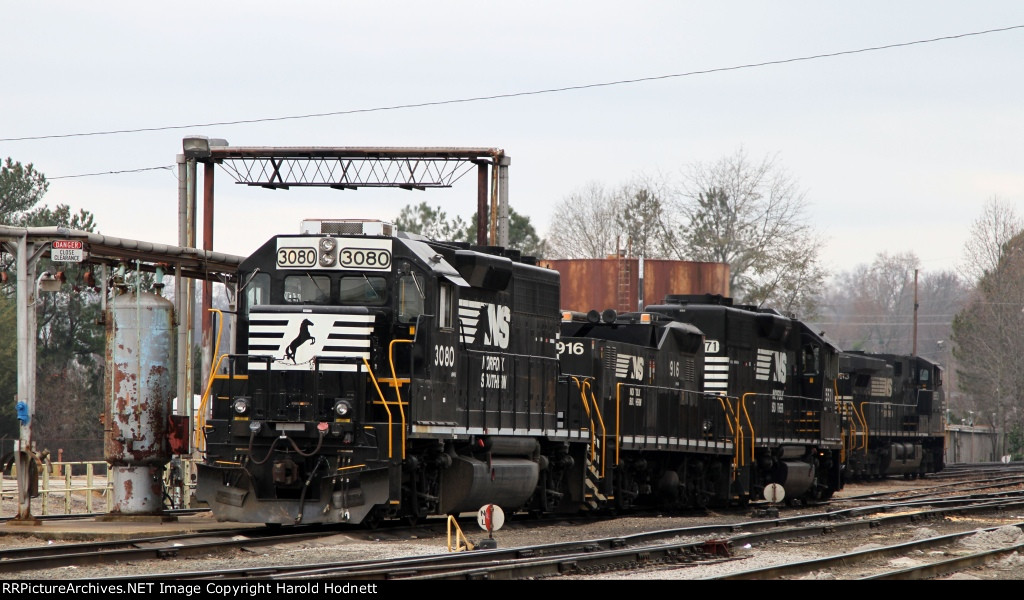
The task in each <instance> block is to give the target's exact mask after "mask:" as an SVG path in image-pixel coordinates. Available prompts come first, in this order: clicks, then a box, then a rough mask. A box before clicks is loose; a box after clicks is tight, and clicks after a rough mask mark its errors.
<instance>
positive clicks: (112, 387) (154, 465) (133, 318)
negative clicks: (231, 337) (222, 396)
mask: <svg viewBox="0 0 1024 600" xmlns="http://www.w3.org/2000/svg"><path fill="white" fill-rule="evenodd" d="M106 324H107V327H106V336H107V337H106V342H107V353H106V358H107V371H106V379H105V381H104V392H105V394H104V402H103V409H104V413H103V414H104V438H103V453H104V457H105V458H106V460H107V462H109V463H110V464H111V466H112V471H113V473H112V475H113V481H114V491H113V495H114V506H113V508H112V510H111V512H112V513H131V514H152V513H156V512H160V511H162V510H163V467H164V465H166V464H167V463H168V461H170V449H169V444H168V441H167V433H168V428H169V422H170V419H169V417H170V414H171V405H172V402H173V398H174V395H175V379H176V378H175V367H174V365H175V355H174V341H175V332H174V305H173V304H172V303H171V301H170V300H167V299H166V298H162V297H160V296H157V295H155V294H150V293H147V292H142V293H125V294H121V295H119V296H116V297H114V298H113V299H112V300H111V301H110V302H109V303H108V308H107V315H106Z"/></svg>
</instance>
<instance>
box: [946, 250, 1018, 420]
mask: <svg viewBox="0 0 1024 600" xmlns="http://www.w3.org/2000/svg"><path fill="white" fill-rule="evenodd" d="M1022 330H1024V233H1019V234H1017V235H1016V236H1014V237H1013V238H1012V239H1011V240H1010V241H1008V242H1007V243H1006V244H1004V245H1003V248H1002V254H1001V256H1000V258H999V261H998V263H997V264H996V266H995V267H994V268H993V269H991V270H990V271H987V272H986V273H985V274H984V275H983V276H982V278H981V279H980V280H979V281H978V284H977V287H976V290H975V294H974V295H973V296H972V298H971V300H970V302H969V303H968V305H967V307H966V308H964V310H962V311H961V312H960V313H959V314H958V315H957V316H956V319H955V320H954V322H953V336H952V338H953V344H954V345H953V353H954V356H955V357H956V359H957V361H958V364H959V369H958V376H959V378H960V388H961V389H963V390H964V391H965V392H967V393H968V395H969V397H970V399H971V402H972V406H974V408H973V410H974V411H975V413H976V414H978V415H979V416H980V418H981V421H982V422H989V423H992V424H994V425H997V426H1000V427H1002V428H1003V429H1004V431H1005V430H1006V426H1007V425H1008V424H1012V425H1013V426H1014V427H1015V428H1016V429H1020V427H1021V423H1022V421H1024V392H1022V390H1024V370H1022V369H1021V368H1020V364H1019V363H1020V357H1021V356H1024V336H1021V335H1020V332H1021V331H1022Z"/></svg>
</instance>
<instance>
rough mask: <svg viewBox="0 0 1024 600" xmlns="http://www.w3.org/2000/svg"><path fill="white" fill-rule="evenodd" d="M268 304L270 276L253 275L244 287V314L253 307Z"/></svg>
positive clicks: (267, 274) (264, 274)
mask: <svg viewBox="0 0 1024 600" xmlns="http://www.w3.org/2000/svg"><path fill="white" fill-rule="evenodd" d="M269 303H270V274H269V273H254V274H253V275H252V277H251V278H250V279H249V281H248V283H246V285H245V314H249V309H250V308H252V307H253V306H259V305H261V304H269Z"/></svg>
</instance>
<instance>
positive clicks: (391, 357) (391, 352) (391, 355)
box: [388, 339, 412, 460]
mask: <svg viewBox="0 0 1024 600" xmlns="http://www.w3.org/2000/svg"><path fill="white" fill-rule="evenodd" d="M411 343H412V340H399V339H395V340H391V343H390V344H388V363H389V364H390V365H391V381H392V382H393V383H394V386H395V398H396V399H397V400H398V412H399V414H400V415H401V416H402V460H405V409H404V408H402V386H401V385H399V384H398V375H396V374H395V344H411ZM389 428H390V425H389Z"/></svg>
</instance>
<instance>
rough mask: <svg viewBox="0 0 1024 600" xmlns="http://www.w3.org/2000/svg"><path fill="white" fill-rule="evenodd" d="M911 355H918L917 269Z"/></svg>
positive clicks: (915, 272) (915, 273) (915, 270)
mask: <svg viewBox="0 0 1024 600" xmlns="http://www.w3.org/2000/svg"><path fill="white" fill-rule="evenodd" d="M910 355H911V356H917V269H914V350H913V351H912V352H911V353H910Z"/></svg>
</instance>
